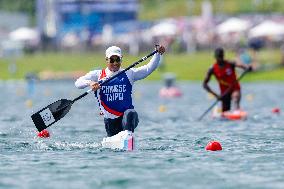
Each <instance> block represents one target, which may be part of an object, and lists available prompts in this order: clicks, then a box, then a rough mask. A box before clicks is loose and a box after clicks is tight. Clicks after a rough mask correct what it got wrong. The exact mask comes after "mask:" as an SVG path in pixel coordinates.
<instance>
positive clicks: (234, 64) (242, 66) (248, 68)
mask: <svg viewBox="0 0 284 189" xmlns="http://www.w3.org/2000/svg"><path fill="white" fill-rule="evenodd" d="M230 64H232V65H233V66H234V67H238V68H242V69H244V70H248V71H251V70H252V66H251V65H248V64H243V63H240V62H230Z"/></svg>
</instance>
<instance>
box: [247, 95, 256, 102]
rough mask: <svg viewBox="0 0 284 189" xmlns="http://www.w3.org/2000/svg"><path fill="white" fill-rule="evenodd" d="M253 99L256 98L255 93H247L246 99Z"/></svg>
mask: <svg viewBox="0 0 284 189" xmlns="http://www.w3.org/2000/svg"><path fill="white" fill-rule="evenodd" d="M253 99H254V96H253V94H247V95H246V100H247V101H253Z"/></svg>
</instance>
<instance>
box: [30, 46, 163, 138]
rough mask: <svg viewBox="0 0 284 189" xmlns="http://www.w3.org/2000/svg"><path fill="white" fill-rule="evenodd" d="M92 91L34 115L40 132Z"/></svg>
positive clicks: (63, 100) (107, 80)
mask: <svg viewBox="0 0 284 189" xmlns="http://www.w3.org/2000/svg"><path fill="white" fill-rule="evenodd" d="M157 52H158V50H155V51H153V52H152V53H150V54H148V55H147V56H144V57H143V58H141V59H140V60H138V61H137V62H135V63H133V64H132V65H130V66H128V67H127V68H126V69H124V70H123V71H121V72H119V73H118V74H116V75H114V76H113V77H110V78H108V79H106V80H105V81H103V82H102V83H101V84H100V85H104V84H106V83H108V82H110V81H111V80H112V79H114V78H115V77H117V76H119V75H121V74H122V73H124V72H126V71H127V70H129V69H130V68H133V67H134V66H136V65H138V64H139V63H141V62H143V61H144V60H146V59H148V58H149V57H151V56H153V55H154V54H155V53H157ZM91 91H92V89H89V90H88V91H86V92H85V93H83V94H81V95H80V96H78V97H77V98H75V99H73V100H67V99H60V100H58V101H56V102H54V103H52V104H50V105H48V106H46V107H45V108H43V109H41V110H40V111H38V112H36V113H34V114H33V115H32V116H31V118H32V120H33V122H34V124H35V126H36V128H37V130H38V131H39V132H41V131H42V130H44V129H46V128H47V127H49V126H51V125H52V124H53V123H55V122H57V121H58V120H60V119H61V118H63V117H64V116H65V115H66V114H67V113H68V112H69V110H70V109H71V106H72V104H73V103H74V102H75V101H77V100H79V99H81V98H83V97H84V96H86V95H87V94H88V93H90V92H91Z"/></svg>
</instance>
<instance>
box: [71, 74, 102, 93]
mask: <svg viewBox="0 0 284 189" xmlns="http://www.w3.org/2000/svg"><path fill="white" fill-rule="evenodd" d="M99 73H100V70H94V71H90V72H89V73H87V74H86V75H84V76H82V77H79V78H78V79H77V80H76V82H75V86H76V87H77V88H79V89H84V88H85V87H88V86H90V87H91V88H94V86H95V83H97V81H98V78H99Z"/></svg>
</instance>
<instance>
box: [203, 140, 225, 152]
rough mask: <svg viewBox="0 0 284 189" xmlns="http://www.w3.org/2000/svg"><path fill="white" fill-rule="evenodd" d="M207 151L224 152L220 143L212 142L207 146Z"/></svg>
mask: <svg viewBox="0 0 284 189" xmlns="http://www.w3.org/2000/svg"><path fill="white" fill-rule="evenodd" d="M205 149H206V150H210V151H219V150H222V146H221V144H220V142H218V141H211V142H209V143H208V144H207V145H206V147H205Z"/></svg>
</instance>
